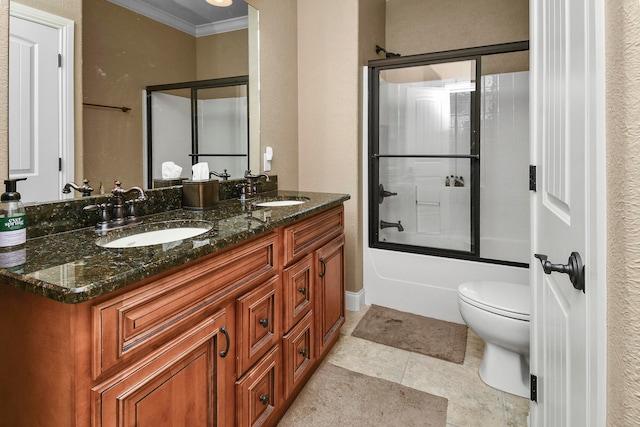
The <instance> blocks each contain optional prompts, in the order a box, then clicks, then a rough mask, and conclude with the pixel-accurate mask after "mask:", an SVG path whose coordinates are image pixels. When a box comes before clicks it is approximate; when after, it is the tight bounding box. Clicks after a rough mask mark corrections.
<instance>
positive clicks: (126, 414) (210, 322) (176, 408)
mask: <svg viewBox="0 0 640 427" xmlns="http://www.w3.org/2000/svg"><path fill="white" fill-rule="evenodd" d="M225 318H226V316H225V313H224V312H223V311H222V312H218V313H217V314H216V315H214V316H212V317H210V318H208V319H207V320H205V321H203V322H201V323H199V324H198V325H196V326H194V327H193V328H191V329H190V330H189V331H187V332H186V333H184V334H183V335H181V336H179V337H178V338H176V339H174V340H172V341H170V342H169V343H167V344H166V345H165V346H163V347H160V348H159V349H158V350H156V351H154V352H153V353H152V354H150V355H149V356H148V357H146V358H144V359H143V360H141V361H140V362H139V363H136V364H135V365H133V366H131V367H130V368H128V369H126V370H124V371H123V372H121V373H120V374H118V375H116V376H115V377H112V378H111V379H109V380H107V381H106V382H104V383H102V384H100V385H98V386H96V387H94V388H93V390H92V412H93V425H94V426H123V427H124V426H131V427H133V426H153V427H162V426H167V427H168V426H194V427H197V426H203V427H208V426H214V425H216V426H217V425H228V426H231V425H233V418H232V417H233V413H229V412H230V411H229V409H228V405H226V403H227V402H225V401H224V399H226V397H225V396H226V395H227V394H228V391H229V388H230V387H229V386H231V387H232V386H233V378H231V380H229V375H228V372H229V369H228V368H227V367H226V366H230V365H231V363H233V354H231V353H228V350H229V348H228V344H227V343H229V340H228V339H227V337H228V332H227V331H226V328H225V327H224V324H225V320H226V319H225ZM225 351H226V352H227V353H225ZM231 372H232V371H231ZM225 373H226V375H225ZM219 397H220V398H219Z"/></svg>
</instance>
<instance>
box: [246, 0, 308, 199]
mask: <svg viewBox="0 0 640 427" xmlns="http://www.w3.org/2000/svg"><path fill="white" fill-rule="evenodd" d="M248 3H250V4H251V5H253V6H255V7H256V9H258V10H259V11H260V143H261V146H262V147H261V150H260V152H261V153H264V147H265V146H267V145H268V146H271V147H272V148H273V161H272V162H271V173H272V174H277V175H278V187H279V188H281V189H285V190H297V189H298V85H297V81H298V61H297V57H298V54H297V46H298V36H297V33H298V30H297V6H296V0H250V1H248ZM260 159H262V156H260Z"/></svg>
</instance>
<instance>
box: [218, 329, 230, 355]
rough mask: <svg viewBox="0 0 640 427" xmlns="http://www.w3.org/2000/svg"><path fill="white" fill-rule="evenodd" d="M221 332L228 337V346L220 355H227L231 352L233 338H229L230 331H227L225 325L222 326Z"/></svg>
mask: <svg viewBox="0 0 640 427" xmlns="http://www.w3.org/2000/svg"><path fill="white" fill-rule="evenodd" d="M220 332H222V333H223V334H224V336H225V338H226V339H227V348H226V349H225V350H222V351H221V352H220V357H227V354H229V347H231V340H230V339H229V332H227V328H225V327H224V326H223V327H222V328H220Z"/></svg>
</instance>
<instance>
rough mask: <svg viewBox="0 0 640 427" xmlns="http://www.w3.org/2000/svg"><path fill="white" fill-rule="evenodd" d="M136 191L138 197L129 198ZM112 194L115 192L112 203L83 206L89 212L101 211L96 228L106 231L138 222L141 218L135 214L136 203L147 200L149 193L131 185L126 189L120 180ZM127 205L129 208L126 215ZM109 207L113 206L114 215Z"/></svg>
mask: <svg viewBox="0 0 640 427" xmlns="http://www.w3.org/2000/svg"><path fill="white" fill-rule="evenodd" d="M134 192H135V193H138V197H136V198H135V199H129V200H127V199H126V196H128V195H129V194H131V193H134ZM111 194H113V197H112V200H111V203H100V204H95V205H89V206H85V207H84V208H83V210H85V211H88V212H94V211H99V213H100V220H99V221H98V223H97V224H96V230H98V231H105V230H109V229H111V228H117V227H122V226H124V225H130V224H136V223H138V222H139V220H138V218H136V214H135V203H138V202H143V201H145V200H147V195H146V194H145V192H144V191H143V190H142V188H140V187H131V188H129V189H128V190H125V189H124V188H122V184H121V183H120V181H116V182H115V184H114V187H113V190H111ZM125 205H126V208H127V209H126V210H127V213H126V216H125ZM109 208H113V209H112V215H110V214H109Z"/></svg>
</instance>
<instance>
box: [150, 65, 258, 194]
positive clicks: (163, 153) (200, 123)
mask: <svg viewBox="0 0 640 427" xmlns="http://www.w3.org/2000/svg"><path fill="white" fill-rule="evenodd" d="M248 84H249V78H248V76H241V77H231V78H225V79H212V80H203V81H197V82H187V83H176V84H169V85H159V86H150V87H147V114H148V120H147V123H148V127H147V156H146V157H147V164H148V165H151V168H149V170H148V171H147V185H148V186H149V187H152V186H153V187H157V186H164V183H162V182H161V181H159V180H174V179H178V178H187V179H190V178H191V166H192V165H194V164H196V163H199V162H203V163H207V164H208V170H209V171H211V172H214V171H216V172H218V174H225V173H226V174H228V175H229V177H228V178H232V179H234V178H241V177H242V176H243V175H244V172H245V170H247V169H249V135H248V116H249V113H248V107H249V104H248V92H249V91H248ZM165 162H173V163H174V164H176V165H178V166H179V167H181V168H182V173H181V174H180V176H172V175H171V174H170V173H167V172H170V171H167V170H163V168H162V164H163V163H165Z"/></svg>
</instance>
